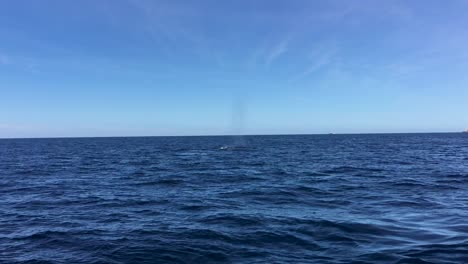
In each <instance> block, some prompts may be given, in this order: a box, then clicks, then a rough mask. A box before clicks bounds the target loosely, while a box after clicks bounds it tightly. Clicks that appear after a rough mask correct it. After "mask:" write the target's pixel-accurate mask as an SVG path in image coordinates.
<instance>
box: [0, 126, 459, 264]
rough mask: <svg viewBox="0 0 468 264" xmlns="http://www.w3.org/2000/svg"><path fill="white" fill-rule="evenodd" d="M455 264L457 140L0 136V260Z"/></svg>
mask: <svg viewBox="0 0 468 264" xmlns="http://www.w3.org/2000/svg"><path fill="white" fill-rule="evenodd" d="M353 261H354V262H359V263H378V262H381V263H463V262H465V263H466V262H467V261H468V135H467V134H461V133H460V134H392V135H390V134H389V135H311V136H249V137H244V138H241V139H239V138H233V137H148V138H94V139H93V138H88V139H86V138H82V139H14V140H0V262H1V263H216V262H229V263H350V262H353Z"/></svg>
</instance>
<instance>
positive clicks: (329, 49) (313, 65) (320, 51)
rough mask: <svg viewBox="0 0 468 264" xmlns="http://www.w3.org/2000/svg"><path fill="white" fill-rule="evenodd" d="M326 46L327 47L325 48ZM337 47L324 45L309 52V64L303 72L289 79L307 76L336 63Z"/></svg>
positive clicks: (295, 79) (293, 79)
mask: <svg viewBox="0 0 468 264" xmlns="http://www.w3.org/2000/svg"><path fill="white" fill-rule="evenodd" d="M325 47H326V48H325ZM336 53H337V48H336V45H330V44H329V45H328V46H325V45H322V47H321V48H316V49H314V50H313V51H312V52H311V53H310V54H309V61H310V62H309V64H308V66H307V67H306V68H305V69H304V70H303V71H301V72H299V73H297V74H296V75H295V76H293V77H292V78H291V79H290V80H289V81H291V82H294V81H297V80H299V79H302V78H305V77H307V76H309V75H311V74H313V73H315V72H317V71H319V70H321V69H323V68H325V67H327V66H329V65H330V64H332V63H334V61H335V59H336Z"/></svg>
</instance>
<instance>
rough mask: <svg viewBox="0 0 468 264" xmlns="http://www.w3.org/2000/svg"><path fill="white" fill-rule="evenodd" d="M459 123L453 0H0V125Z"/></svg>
mask: <svg viewBox="0 0 468 264" xmlns="http://www.w3.org/2000/svg"><path fill="white" fill-rule="evenodd" d="M465 127H468V1H465V0H463V1H457V0H451V1H430V0H424V1H423V0H414V1H390V0H389V1H371V0H368V1H344V0H340V1H332V0H331V1H308V0H294V1H273V0H257V1H251V0H248V1H247V0H245V1H244V0H241V1H215V0H211V1H206V0H197V1H179V0H167V1H159V0H154V1H152V0H147V1H146V0H97V1H96V0H81V1H71V0H64V1H62V0H60V1H59V0H55V1H52V0H43V1H33V0H28V1H26V0H15V1H0V137H55V136H129V135H132V136H139V135H204V134H232V133H243V134H277V133H329V132H335V133H370V132H430V131H434V132H441V131H461V130H463V129H465Z"/></svg>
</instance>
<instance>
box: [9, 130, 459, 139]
mask: <svg viewBox="0 0 468 264" xmlns="http://www.w3.org/2000/svg"><path fill="white" fill-rule="evenodd" d="M452 133H453V134H456V133H464V131H450V132H449V131H446V132H369V133H366V132H363V133H359V132H358V133H291V134H288V133H284V134H283V133H279V134H202V135H152V136H151V135H148V136H56V137H54V136H51V137H0V140H8V139H81V138H82V139H86V138H90V139H91V138H139V137H141V138H148V137H236V136H237V137H249V136H314V135H315V136H320V135H330V136H332V135H389V134H390V135H391V134H452Z"/></svg>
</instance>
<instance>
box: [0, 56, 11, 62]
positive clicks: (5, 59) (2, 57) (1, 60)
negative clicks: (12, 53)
mask: <svg viewBox="0 0 468 264" xmlns="http://www.w3.org/2000/svg"><path fill="white" fill-rule="evenodd" d="M10 63H11V59H10V57H8V56H7V55H5V54H0V65H7V64H10Z"/></svg>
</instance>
